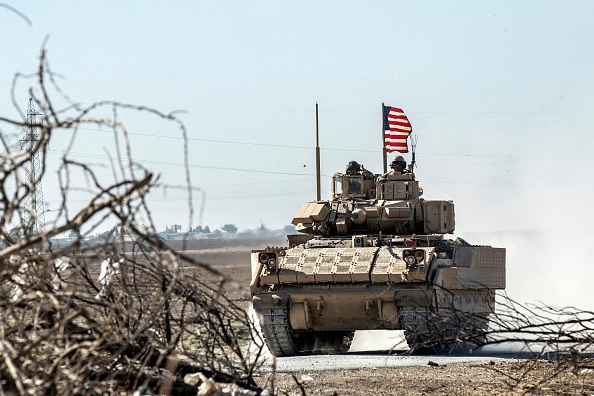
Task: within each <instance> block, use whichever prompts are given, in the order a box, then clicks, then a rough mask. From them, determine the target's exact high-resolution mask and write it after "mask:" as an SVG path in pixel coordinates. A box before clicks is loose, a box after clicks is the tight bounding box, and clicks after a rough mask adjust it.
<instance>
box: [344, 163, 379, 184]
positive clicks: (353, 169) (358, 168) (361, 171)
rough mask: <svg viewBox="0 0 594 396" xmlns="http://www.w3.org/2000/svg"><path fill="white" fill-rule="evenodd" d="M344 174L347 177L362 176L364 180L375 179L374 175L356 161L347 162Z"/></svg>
mask: <svg viewBox="0 0 594 396" xmlns="http://www.w3.org/2000/svg"><path fill="white" fill-rule="evenodd" d="M345 173H346V174H347V175H349V176H357V175H362V176H363V179H364V180H373V179H375V175H374V174H373V173H371V172H370V171H368V170H367V169H365V167H364V166H363V165H362V164H361V165H359V163H358V162H357V161H349V163H348V164H347V167H346V172H345Z"/></svg>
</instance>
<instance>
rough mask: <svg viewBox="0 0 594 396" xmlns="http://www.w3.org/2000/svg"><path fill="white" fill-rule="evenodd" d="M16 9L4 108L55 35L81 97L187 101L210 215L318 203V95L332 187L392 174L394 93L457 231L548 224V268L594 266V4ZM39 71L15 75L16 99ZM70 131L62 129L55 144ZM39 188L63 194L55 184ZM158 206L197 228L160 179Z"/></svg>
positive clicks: (265, 216)
mask: <svg viewBox="0 0 594 396" xmlns="http://www.w3.org/2000/svg"><path fill="white" fill-rule="evenodd" d="M7 4H10V5H11V6H12V7H15V8H17V9H18V11H20V12H21V13H22V14H24V15H26V17H27V18H28V19H29V20H30V21H31V23H32V25H31V26H29V24H28V23H27V21H26V20H25V19H23V18H21V17H20V16H18V15H17V14H15V13H13V12H12V11H10V10H9V9H8V8H5V7H1V6H0V37H1V40H0V52H1V53H2V55H3V56H2V58H3V60H2V62H1V63H0V71H1V73H0V109H1V110H2V114H3V115H9V116H14V117H16V114H17V113H16V112H15V110H14V109H13V107H12V103H11V100H10V87H11V83H12V78H13V75H14V74H15V73H17V72H22V73H31V72H34V71H35V70H36V68H37V65H38V57H39V50H40V47H41V45H42V42H43V41H44V38H45V37H46V36H47V35H49V41H48V42H47V44H46V49H47V53H48V57H49V61H50V63H51V67H52V69H53V71H54V72H56V73H59V74H60V75H61V76H62V78H60V79H59V80H58V81H59V84H60V85H61V87H62V89H63V90H64V91H65V92H66V93H68V95H70V97H72V98H73V100H75V101H77V102H80V103H82V104H89V103H91V102H93V101H95V100H100V99H113V100H119V101H122V102H126V103H132V104H142V105H147V106H152V107H154V108H156V109H158V110H160V111H162V112H165V113H167V112H170V111H173V110H185V111H186V113H185V114H182V115H180V118H181V119H182V120H183V121H184V122H185V124H186V127H187V129H188V137H189V151H190V158H189V163H190V166H191V167H190V170H191V178H192V183H193V184H194V185H195V186H199V187H201V188H202V189H203V190H204V191H205V192H206V196H207V199H206V206H205V213H204V221H203V225H209V226H210V227H211V228H217V227H220V226H221V225H223V224H225V223H234V224H236V225H238V226H239V228H240V229H245V228H254V227H256V226H258V225H259V224H260V223H263V224H265V225H266V226H268V227H271V228H279V227H282V226H284V225H286V224H289V223H290V221H291V219H292V216H293V215H294V213H295V212H296V210H297V208H298V207H299V205H300V203H302V202H303V201H307V200H312V199H315V152H314V146H315V103H316V102H318V103H319V106H320V134H321V137H320V145H321V153H322V159H321V162H322V175H323V180H322V187H323V191H322V195H323V197H328V196H329V191H330V179H329V177H330V176H331V175H332V174H333V173H334V172H336V171H344V167H345V165H346V163H347V162H348V161H349V160H352V159H355V160H357V161H359V162H361V163H363V164H365V166H366V167H367V168H368V169H370V170H371V171H373V172H375V173H379V172H381V171H382V169H381V168H382V158H381V135H380V134H381V114H380V110H381V104H382V102H384V103H386V105H391V106H396V107H401V108H403V109H404V110H405V112H406V113H407V115H408V116H409V119H410V121H411V123H412V125H413V129H414V131H413V134H415V135H418V141H419V142H418V147H417V164H418V167H417V169H416V174H417V179H419V180H420V181H421V183H422V186H423V187H424V190H425V196H424V197H425V198H427V199H448V200H453V201H454V202H455V204H456V225H457V231H456V234H457V235H460V236H463V237H464V235H465V233H467V234H468V233H474V232H478V231H505V230H535V231H547V232H548V233H547V235H555V236H563V241H564V242H563V243H561V242H559V241H557V240H555V239H554V238H553V240H550V241H549V242H548V243H546V245H547V248H551V246H552V247H557V248H558V249H556V250H555V252H556V254H558V255H559V256H560V257H567V260H565V261H567V262H559V263H558V264H559V267H556V266H555V265H556V264H555V263H551V262H549V263H547V265H548V267H550V271H551V274H559V271H568V267H571V266H572V265H573V266H575V267H574V268H573V269H578V270H577V271H570V272H571V275H569V274H568V275H567V276H568V277H569V278H570V279H571V280H573V281H576V282H578V283H579V281H580V279H584V275H585V273H587V274H588V276H589V277H591V275H592V273H593V270H592V269H591V264H589V263H586V262H585V261H583V260H584V259H581V258H579V255H578V253H577V252H578V251H579V250H580V249H581V247H580V246H583V245H584V244H588V245H589V247H592V245H593V243H592V241H594V231H593V230H592V224H594V211H593V210H592V202H594V201H593V198H594V171H593V170H592V169H593V166H594V160H593V159H592V156H591V154H590V151H591V147H592V143H593V141H594V138H593V136H592V133H591V132H592V124H593V121H594V95H593V93H594V27H593V25H592V21H593V20H594V2H592V1H522V2H518V1H483V2H476V1H449V2H443V1H425V2H416V1H415V2H413V1H409V2H403V1H367V2H363V1H357V2H354V1H340V2H337V1H325V2H319V1H294V2H277V1H225V2H205V1H197V2H188V1H185V2H181V1H169V2H154V1H142V2H140V1H127V2H122V1H101V2H74V1H51V2H46V1H37V2H34V1H29V2H8V3H7ZM31 83H32V82H31V81H23V82H21V83H20V85H19V86H18V89H17V92H16V95H17V97H18V98H19V102H20V104H22V107H26V105H27V100H28V93H27V88H28V86H29V85H30V84H31ZM56 104H59V105H66V102H65V101H61V100H60V99H59V98H57V97H56ZM124 121H129V123H130V124H129V125H128V126H129V129H130V132H131V133H132V134H133V135H132V137H133V144H134V145H133V155H134V157H135V158H136V159H137V160H138V161H140V162H143V163H144V164H145V165H146V166H147V167H148V168H150V169H152V170H154V171H155V172H159V173H161V174H162V180H163V181H164V182H167V183H170V184H174V185H175V184H183V183H184V171H183V167H182V166H181V165H182V162H183V161H182V152H183V150H182V147H183V142H182V140H181V133H180V132H179V130H178V129H177V128H176V127H175V126H174V125H168V124H164V123H161V122H158V121H156V120H155V119H154V118H153V117H150V116H147V117H144V118H137V117H134V116H130V118H129V119H124ZM0 127H1V128H4V132H7V131H6V126H0ZM70 137H71V136H62V137H57V139H56V141H55V142H52V146H51V149H52V153H51V154H50V155H51V156H52V155H53V156H54V157H55V158H56V159H57V158H58V157H59V156H60V154H61V152H62V151H63V150H64V149H65V147H66V144H67V143H68V141H69V139H70ZM112 140H113V138H112V134H111V131H109V130H100V129H99V128H93V127H89V128H87V129H84V130H81V131H80V133H79V136H78V138H77V140H76V144H75V146H74V147H73V148H72V153H73V154H72V155H73V156H74V155H78V157H77V159H80V160H84V159H89V160H92V161H94V162H101V161H104V162H105V161H106V160H105V158H106V155H107V154H106V150H107V151H108V152H110V153H112V154H113V151H112V148H110V147H111V145H112ZM104 148H105V149H104ZM406 158H407V159H408V160H410V155H407V156H406ZM106 173H109V172H107V171H106ZM43 189H44V197H45V201H46V202H47V205H49V207H50V208H51V207H52V206H54V207H55V206H57V204H58V202H59V196H58V190H57V186H56V185H52V183H51V181H49V180H48V181H47V182H45V184H44V186H43ZM199 197H200V195H199V194H197V195H196V200H195V204H196V206H199V204H200V200H199ZM81 204H84V202H82V201H81ZM151 204H152V208H153V215H154V218H155V221H156V222H157V226H158V227H159V228H160V229H164V228H165V225H170V224H175V223H178V224H182V225H184V227H185V226H187V225H188V224H187V223H188V216H187V215H186V214H184V213H183V211H182V210H180V208H182V209H183V207H184V206H185V204H186V202H185V198H184V195H183V193H182V192H181V191H175V190H168V191H167V193H166V194H165V193H164V192H163V191H160V190H159V191H155V193H154V196H153V198H152V200H151ZM196 223H197V218H195V219H194V224H193V225H195V224H196ZM480 235H482V236H484V240H481V241H480V242H481V243H493V242H490V240H489V236H488V234H484V233H483V234H480ZM485 235H486V236H485ZM497 235H502V234H501V233H499V234H497ZM567 235H571V236H572V237H571V238H570V237H567ZM467 239H470V238H467ZM471 242H474V241H471ZM516 242H517V243H516V244H517V245H518V246H517V247H515V246H509V245H508V246H506V247H508V260H509V264H510V265H515V266H516V267H515V271H517V272H521V271H518V268H520V267H518V266H519V265H521V263H520V261H523V260H524V259H526V258H527V260H528V261H530V260H531V257H532V258H534V257H535V255H532V256H531V255H530V254H529V253H530V249H539V244H536V243H535V244H528V243H524V242H522V243H520V242H518V241H517V240H516ZM539 242H542V241H539ZM504 243H505V242H504ZM507 243H510V244H513V243H514V241H513V240H508V241H507ZM576 244H579V245H576ZM565 249H566V251H567V255H566V256H563V255H562V253H563V252H564V251H565ZM539 252H542V250H539ZM584 253H587V252H584ZM520 257H521V259H520ZM538 257H541V255H538ZM514 260H515V262H514ZM561 261H563V260H561ZM538 264H539V263H536V262H531V265H533V266H538ZM576 264H579V265H576ZM578 267H579V268H578ZM539 268H540V267H539ZM542 271H546V269H544V267H543V269H542ZM551 287H555V285H552V286H551ZM584 287H586V286H584Z"/></svg>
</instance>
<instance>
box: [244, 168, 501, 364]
mask: <svg viewBox="0 0 594 396" xmlns="http://www.w3.org/2000/svg"><path fill="white" fill-rule="evenodd" d="M412 168H413V166H412V165H411V166H409V170H408V172H406V171H404V173H401V172H392V173H391V174H387V175H384V176H380V175H375V176H376V178H375V180H366V177H364V176H362V175H349V174H342V173H336V174H335V175H334V176H333V179H332V199H331V200H329V201H315V202H307V203H304V204H303V205H302V206H301V207H300V208H299V210H298V211H297V213H296V215H295V217H294V219H293V224H294V225H296V229H297V230H298V231H299V232H301V233H303V234H299V235H289V236H288V242H289V244H288V245H289V246H288V247H268V248H266V249H263V250H254V251H253V252H252V257H251V265H252V283H251V286H250V288H251V294H252V296H253V307H254V310H255V311H256V312H257V314H258V316H259V320H260V326H261V328H262V331H263V333H264V337H265V339H266V343H267V345H268V347H269V349H270V351H271V353H272V354H273V355H275V356H291V355H296V354H310V353H334V352H342V351H346V350H348V348H349V345H350V342H351V340H352V337H353V335H354V332H355V331H356V330H374V329H393V330H404V334H405V337H406V340H407V342H408V344H409V347H410V348H412V349H413V350H417V351H419V350H423V351H426V352H438V353H443V352H448V351H452V350H453V347H456V346H458V347H459V346H460V345H468V346H470V345H472V344H474V345H477V344H480V342H481V339H482V336H483V335H484V330H486V329H487V326H488V322H489V315H490V314H492V313H493V312H494V309H495V291H496V290H497V289H504V288H505V249H503V248H494V247H490V246H477V245H471V244H469V243H467V242H466V241H464V240H463V239H460V238H457V239H455V240H451V239H446V238H444V234H451V233H453V232H454V204H453V202H451V201H433V200H424V199H423V198H421V195H422V194H423V190H422V188H421V187H420V186H419V182H418V181H416V180H415V177H414V174H413V173H412ZM367 178H369V177H367Z"/></svg>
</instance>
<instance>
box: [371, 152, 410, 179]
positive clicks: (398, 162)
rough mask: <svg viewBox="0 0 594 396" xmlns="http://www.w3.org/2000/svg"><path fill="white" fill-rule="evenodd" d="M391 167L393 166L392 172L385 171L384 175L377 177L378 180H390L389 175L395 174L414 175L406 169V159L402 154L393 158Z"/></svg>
mask: <svg viewBox="0 0 594 396" xmlns="http://www.w3.org/2000/svg"><path fill="white" fill-rule="evenodd" d="M390 168H392V171H391V172H388V173H384V174H383V175H381V176H379V177H378V178H377V181H378V182H380V183H384V182H385V181H387V180H388V176H394V175H409V174H410V175H412V174H411V173H410V172H409V171H408V169H406V161H405V160H404V157H403V156H401V155H397V156H396V157H394V158H393V159H392V162H391V163H390Z"/></svg>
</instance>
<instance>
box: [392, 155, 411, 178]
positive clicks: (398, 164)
mask: <svg viewBox="0 0 594 396" xmlns="http://www.w3.org/2000/svg"><path fill="white" fill-rule="evenodd" d="M390 168H392V172H390V173H389V174H390V175H405V174H407V173H408V169H406V161H405V160H404V157H403V156H401V155H398V156H396V157H394V159H393V160H392V163H391V164H390Z"/></svg>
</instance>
